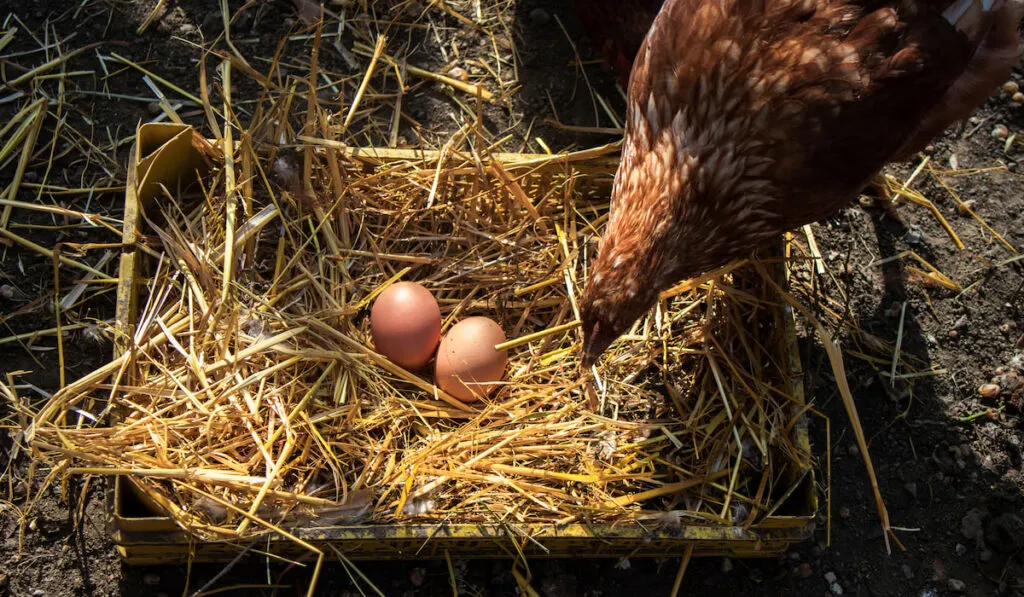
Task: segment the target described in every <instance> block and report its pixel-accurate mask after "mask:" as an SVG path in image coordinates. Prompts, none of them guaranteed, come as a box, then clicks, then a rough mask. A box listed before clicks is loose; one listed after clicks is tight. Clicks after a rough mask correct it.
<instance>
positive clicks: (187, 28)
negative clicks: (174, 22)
mask: <svg viewBox="0 0 1024 597" xmlns="http://www.w3.org/2000/svg"><path fill="white" fill-rule="evenodd" d="M195 30H196V26H195V25H193V24H192V23H182V24H181V25H179V26H178V31H179V32H180V33H192V32H193V31H195Z"/></svg>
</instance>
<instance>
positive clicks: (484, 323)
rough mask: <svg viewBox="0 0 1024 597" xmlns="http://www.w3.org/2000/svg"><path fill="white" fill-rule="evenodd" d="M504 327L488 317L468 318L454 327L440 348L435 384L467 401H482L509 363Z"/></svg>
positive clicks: (442, 340) (436, 364)
mask: <svg viewBox="0 0 1024 597" xmlns="http://www.w3.org/2000/svg"><path fill="white" fill-rule="evenodd" d="M504 341H505V332H504V331H502V329H501V326H499V325H498V324H497V323H495V322H494V321H493V320H491V319H488V318H486V317H469V318H467V319H464V320H462V321H460V322H459V323H457V324H455V325H454V326H452V328H451V329H450V330H448V333H447V334H445V336H444V338H443V339H441V346H440V347H439V348H438V349H437V360H436V362H435V363H434V383H436V384H437V386H438V387H439V388H441V389H442V390H444V391H445V392H448V393H449V394H451V395H452V396H454V397H456V398H458V399H459V400H462V401H464V402H472V401H474V400H479V399H480V398H481V397H482V396H486V395H487V394H489V393H490V392H491V390H493V389H494V387H495V386H496V385H497V384H496V383H495V382H498V381H501V378H502V376H503V375H504V374H505V365H506V364H507V363H508V351H507V350H501V351H499V350H495V349H494V346H495V345H496V344H501V343H502V342H504Z"/></svg>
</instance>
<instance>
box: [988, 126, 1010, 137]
mask: <svg viewBox="0 0 1024 597" xmlns="http://www.w3.org/2000/svg"><path fill="white" fill-rule="evenodd" d="M992 136H993V137H995V138H996V139H999V140H1001V141H1005V140H1006V138H1007V137H1009V136H1010V129H1008V128H1006V125H1004V124H997V125H995V126H994V127H992Z"/></svg>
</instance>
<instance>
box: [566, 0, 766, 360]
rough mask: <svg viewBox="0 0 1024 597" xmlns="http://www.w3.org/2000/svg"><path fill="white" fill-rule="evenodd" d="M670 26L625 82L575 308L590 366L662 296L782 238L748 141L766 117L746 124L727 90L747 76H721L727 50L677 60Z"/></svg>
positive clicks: (756, 148) (730, 55) (732, 53)
mask: <svg viewBox="0 0 1024 597" xmlns="http://www.w3.org/2000/svg"><path fill="white" fill-rule="evenodd" d="M707 6H711V7H712V8H713V7H714V5H713V4H708V5H707ZM666 7H667V8H666V10H669V11H672V10H680V9H679V3H677V2H672V0H669V2H668V3H667V4H666ZM716 14H717V13H716ZM677 17H678V15H670V18H666V17H665V13H664V11H663V13H662V14H660V15H659V16H658V18H657V19H655V22H654V25H653V26H652V28H651V31H650V33H649V34H648V37H647V39H646V40H645V42H644V45H643V46H642V47H641V50H640V53H639V54H638V56H637V60H636V63H635V65H634V69H633V72H632V75H631V78H630V83H629V94H628V102H627V114H626V130H625V137H624V140H623V149H622V158H621V161H620V164H619V169H618V171H617V172H616V175H615V181H614V185H613V188H612V198H611V214H610V217H609V220H608V224H607V227H606V229H605V233H604V236H603V238H602V240H601V244H600V247H599V250H598V255H597V257H596V259H595V260H594V262H593V263H592V265H591V267H590V270H589V279H588V281H587V283H586V287H585V289H584V292H583V296H582V298H581V303H580V318H581V320H582V323H583V342H584V353H583V362H584V365H585V366H588V367H589V366H590V365H591V364H592V363H593V362H594V360H596V358H597V357H598V356H600V354H601V353H602V352H604V350H605V349H606V348H608V346H609V345H610V344H611V343H612V342H613V341H614V340H615V339H617V338H618V337H619V336H621V335H622V334H624V333H625V332H626V331H628V330H629V328H630V327H632V325H633V324H634V323H635V322H636V320H637V319H638V318H640V317H641V316H642V315H643V314H644V313H645V312H647V311H648V310H649V309H651V308H652V307H653V306H654V305H655V303H656V302H657V297H658V294H659V293H660V292H662V291H664V290H666V289H668V288H669V287H671V286H672V285H674V284H675V283H677V282H680V281H682V280H684V279H687V278H692V277H695V276H698V275H701V274H703V273H705V272H708V271H710V270H713V269H715V268H717V267H720V266H723V265H725V264H727V263H728V262H730V261H732V260H734V259H737V258H742V257H745V256H746V255H748V254H749V252H750V251H751V249H752V248H755V246H756V245H757V244H758V243H760V242H762V241H764V240H766V239H767V238H770V237H771V236H773V235H774V234H777V233H778V232H780V231H781V230H782V229H781V228H780V221H779V217H778V213H777V211H778V206H777V205H776V203H775V202H776V197H777V190H776V189H775V188H774V183H773V182H771V181H770V180H769V179H770V178H771V176H770V175H769V174H768V172H769V170H770V169H771V168H772V167H775V166H776V165H777V164H776V163H775V160H773V159H771V158H769V157H765V155H764V151H763V146H764V143H763V142H761V141H759V140H758V139H757V138H756V136H754V135H751V134H750V133H751V131H752V130H753V129H756V128H757V127H758V126H761V125H760V124H759V123H760V122H762V121H763V120H764V118H765V117H764V115H765V114H767V111H762V112H761V115H758V114H757V113H756V112H757V110H754V112H755V113H754V114H753V115H751V114H750V111H751V109H752V108H751V106H753V105H754V103H753V102H752V101H750V96H749V94H748V93H747V92H746V91H742V90H741V91H738V92H736V93H732V94H731V95H730V94H729V93H726V92H727V91H731V90H732V89H733V88H734V87H737V86H738V85H739V84H744V83H745V82H746V81H747V76H746V75H747V74H748V73H746V72H742V69H741V70H740V71H732V72H729V73H728V74H724V73H726V72H727V71H725V70H724V69H723V68H720V65H722V64H728V63H729V62H738V61H739V58H738V57H739V56H742V55H743V54H741V53H740V48H739V46H738V45H737V44H735V43H733V42H731V41H730V44H732V45H730V44H722V43H717V44H711V45H710V46H709V48H703V47H702V50H703V52H704V59H705V60H706V62H705V63H704V64H707V65H711V66H707V67H705V66H703V65H702V64H701V63H700V62H698V61H697V59H696V58H692V59H691V58H687V59H685V60H684V59H682V58H680V57H681V56H684V53H683V50H681V49H679V47H677V46H679V43H678V39H677V38H676V37H675V34H676V31H675V29H677V28H678V27H676V26H675V25H677V24H678V23H685V22H687V21H686V20H685V19H680V18H677ZM718 18H719V19H720V20H722V21H725V20H727V18H728V17H727V15H725V14H724V13H722V14H720V15H719V17H718ZM727 41H729V40H727ZM748 55H749V54H748ZM713 67H714V68H713ZM680 69H684V70H683V71H680ZM748 72H749V71H748ZM783 75H785V71H781V72H780V73H779V76H783ZM698 79H699V82H695V81H697V80H698Z"/></svg>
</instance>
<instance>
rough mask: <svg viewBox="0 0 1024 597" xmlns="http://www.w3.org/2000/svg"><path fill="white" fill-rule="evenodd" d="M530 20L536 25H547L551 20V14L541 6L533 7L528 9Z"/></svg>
mask: <svg viewBox="0 0 1024 597" xmlns="http://www.w3.org/2000/svg"><path fill="white" fill-rule="evenodd" d="M530 20H531V21H533V22H534V23H536V24H538V25H547V24H548V22H549V21H550V20H551V15H549V14H548V11H546V10H544V9H543V8H535V9H533V10H531V11H530Z"/></svg>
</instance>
